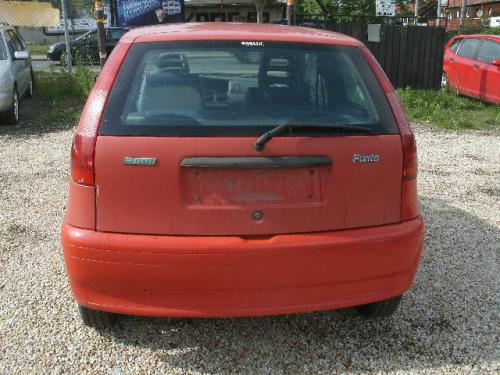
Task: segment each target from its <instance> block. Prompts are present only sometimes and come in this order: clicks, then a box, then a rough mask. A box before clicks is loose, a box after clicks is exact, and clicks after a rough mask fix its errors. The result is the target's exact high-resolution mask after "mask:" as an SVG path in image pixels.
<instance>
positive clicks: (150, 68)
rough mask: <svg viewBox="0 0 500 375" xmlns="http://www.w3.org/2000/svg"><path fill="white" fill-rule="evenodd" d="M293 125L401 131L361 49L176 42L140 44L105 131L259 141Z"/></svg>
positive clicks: (115, 92)
mask: <svg viewBox="0 0 500 375" xmlns="http://www.w3.org/2000/svg"><path fill="white" fill-rule="evenodd" d="M286 122H303V123H307V124H320V125H322V124H342V125H353V126H363V127H369V128H370V129H371V130H372V132H373V133H376V134H387V133H396V132H397V128H396V126H395V123H394V119H393V117H392V114H391V112H390V109H389V107H388V104H387V102H386V100H385V97H384V94H383V92H382V90H381V88H380V87H379V85H378V82H377V80H376V78H375V77H374V76H373V73H372V72H371V71H370V69H369V67H368V64H367V63H366V62H365V61H364V59H363V58H362V56H361V54H360V53H359V51H358V49H357V48H353V47H341V46H321V45H309V44H307V45H304V44H293V43H262V42H175V43H173V42H170V43H143V44H135V45H133V46H132V48H131V51H130V52H129V54H128V56H127V58H126V60H125V62H124V65H123V66H122V68H121V70H120V73H119V75H118V77H117V80H116V83H115V85H114V87H113V89H112V92H111V95H110V100H109V103H108V105H107V108H106V112H105V115H104V122H103V125H102V126H101V130H100V133H101V134H109V135H174V136H175V135H178V136H183V135H184V136H185V135H199V136H210V135H227V136H230V135H238V134H240V135H257V134H261V133H262V132H263V131H265V130H268V129H270V128H273V127H275V126H278V125H280V124H282V123H286Z"/></svg>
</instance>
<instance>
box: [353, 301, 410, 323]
mask: <svg viewBox="0 0 500 375" xmlns="http://www.w3.org/2000/svg"><path fill="white" fill-rule="evenodd" d="M402 297H403V296H397V297H394V298H391V299H386V300H384V301H379V302H373V303H368V304H366V305H361V306H356V310H358V312H359V313H360V314H361V315H363V316H364V317H366V318H386V317H389V316H391V315H392V314H394V313H395V312H396V310H397V309H398V306H399V303H400V302H401V298H402Z"/></svg>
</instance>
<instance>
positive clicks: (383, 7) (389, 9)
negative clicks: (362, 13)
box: [375, 0, 396, 17]
mask: <svg viewBox="0 0 500 375" xmlns="http://www.w3.org/2000/svg"><path fill="white" fill-rule="evenodd" d="M375 13H376V15H377V16H389V17H394V16H395V15H396V0H375Z"/></svg>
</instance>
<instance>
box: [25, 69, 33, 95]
mask: <svg viewBox="0 0 500 375" xmlns="http://www.w3.org/2000/svg"><path fill="white" fill-rule="evenodd" d="M33 86H34V79H33V70H32V71H31V73H30V83H29V85H28V89H27V90H26V94H24V97H25V98H32V97H33Z"/></svg>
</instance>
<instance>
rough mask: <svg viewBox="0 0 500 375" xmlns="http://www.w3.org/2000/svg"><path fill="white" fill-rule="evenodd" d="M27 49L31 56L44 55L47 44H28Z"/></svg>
mask: <svg viewBox="0 0 500 375" xmlns="http://www.w3.org/2000/svg"><path fill="white" fill-rule="evenodd" d="M27 47H28V51H30V52H31V54H32V55H46V54H47V50H48V49H49V46H48V45H47V44H28V45H27Z"/></svg>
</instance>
